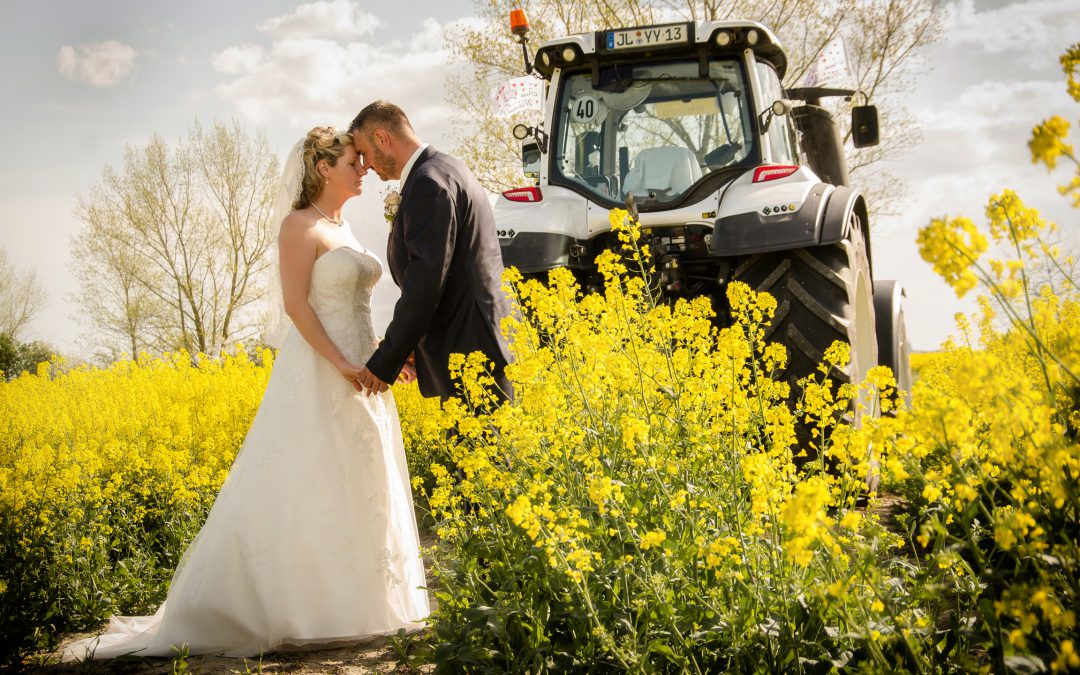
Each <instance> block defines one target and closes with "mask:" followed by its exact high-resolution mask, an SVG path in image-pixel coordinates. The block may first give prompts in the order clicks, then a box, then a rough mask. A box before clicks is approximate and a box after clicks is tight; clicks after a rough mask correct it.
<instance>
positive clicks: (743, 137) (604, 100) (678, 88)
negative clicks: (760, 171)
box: [552, 59, 754, 208]
mask: <svg viewBox="0 0 1080 675" xmlns="http://www.w3.org/2000/svg"><path fill="white" fill-rule="evenodd" d="M561 89H562V91H561V97H560V99H559V100H560V104H559V105H560V107H559V112H558V116H557V122H556V124H557V128H556V129H555V130H554V131H555V135H556V138H555V143H554V148H553V150H554V153H553V155H554V156H553V159H552V162H553V164H552V178H554V179H555V182H558V183H561V184H564V185H576V186H578V188H579V189H581V188H584V189H585V190H586V191H587V192H589V193H590V194H591V195H593V196H595V197H599V198H600V199H599V201H601V202H609V203H621V202H622V201H624V200H625V199H626V196H627V195H628V194H629V193H633V194H634V198H635V200H636V201H637V203H638V205H640V206H642V207H645V208H648V207H650V206H654V207H662V206H664V205H667V204H671V203H673V202H677V201H679V200H681V199H682V198H683V197H684V196H685V195H686V194H687V193H688V192H689V191H690V189H691V188H692V187H693V186H695V185H697V184H698V183H699V182H700V181H701V180H702V179H703V178H706V177H708V176H709V175H710V174H711V173H713V172H717V171H722V170H723V169H724V168H726V167H730V166H733V165H736V164H739V163H740V162H742V161H743V160H744V159H746V158H747V157H749V156H750V154H751V153H752V152H754V147H753V145H754V141H753V139H754V134H753V131H752V129H753V124H752V120H751V117H750V115H751V113H750V108H749V103H748V101H747V98H748V91H747V88H746V86H745V83H744V80H743V76H742V69H741V68H740V66H739V62H738V61H737V60H735V59H723V60H715V61H712V62H710V64H709V75H708V76H707V77H701V75H700V72H699V65H698V62H697V61H696V60H694V61H679V62H672V63H660V64H655V63H650V64H643V65H629V66H614V67H609V68H602V69H601V70H600V82H599V86H596V87H593V83H592V75H591V73H588V72H585V73H581V74H576V75H569V76H567V77H566V78H565V79H563V80H562V86H561Z"/></svg>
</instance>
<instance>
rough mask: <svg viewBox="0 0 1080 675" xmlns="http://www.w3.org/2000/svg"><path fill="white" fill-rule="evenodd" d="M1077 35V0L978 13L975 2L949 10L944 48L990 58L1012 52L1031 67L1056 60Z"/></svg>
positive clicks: (963, 1)
mask: <svg viewBox="0 0 1080 675" xmlns="http://www.w3.org/2000/svg"><path fill="white" fill-rule="evenodd" d="M1077 35H1080V11H1077V4H1076V0H1027V1H1026V2H1013V3H1009V4H1006V5H1004V6H1002V7H997V8H994V9H988V10H986V11H982V12H980V11H977V10H976V9H975V0H959V1H958V2H956V3H954V4H953V5H951V7H950V12H949V17H948V19H947V21H946V23H945V30H944V32H943V36H944V40H945V42H946V43H947V44H950V45H957V46H965V47H968V48H974V49H978V50H981V51H983V52H986V53H990V54H999V53H1005V52H1015V53H1016V54H1017V57H1018V58H1019V59H1022V60H1023V61H1024V62H1025V63H1027V64H1031V65H1037V64H1042V63H1045V62H1046V60H1047V58H1052V59H1055V60H1056V58H1057V55H1058V54H1060V53H1061V52H1063V51H1064V50H1065V48H1066V47H1068V46H1069V45H1071V44H1073V43H1074V42H1075V41H1076V36H1077Z"/></svg>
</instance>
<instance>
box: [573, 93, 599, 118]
mask: <svg viewBox="0 0 1080 675" xmlns="http://www.w3.org/2000/svg"><path fill="white" fill-rule="evenodd" d="M599 114H600V102H599V101H597V100H596V97H595V96H590V95H588V94H586V95H584V96H580V97H578V98H576V99H574V100H573V101H571V102H570V119H571V120H572V121H574V122H577V123H579V124H588V123H589V122H592V121H593V120H594V119H596V116H597V115H599Z"/></svg>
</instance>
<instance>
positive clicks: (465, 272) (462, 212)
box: [349, 101, 513, 400]
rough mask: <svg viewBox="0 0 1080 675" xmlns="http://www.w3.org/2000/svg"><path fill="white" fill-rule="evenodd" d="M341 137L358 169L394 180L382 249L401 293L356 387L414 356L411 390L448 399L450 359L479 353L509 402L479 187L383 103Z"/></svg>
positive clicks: (393, 373)
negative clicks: (393, 207) (396, 186)
mask: <svg viewBox="0 0 1080 675" xmlns="http://www.w3.org/2000/svg"><path fill="white" fill-rule="evenodd" d="M349 133H350V134H352V138H353V145H354V146H355V147H356V152H357V153H358V154H359V155H360V156H361V157H362V158H363V168H364V169H374V171H375V173H376V174H378V176H379V178H380V179H382V180H384V181H386V180H395V179H396V180H400V181H401V188H400V190H401V205H400V207H399V208H398V211H397V214H395V216H394V221H393V224H392V226H391V230H390V240H389V243H388V244H387V251H386V259H387V263H388V264H389V266H390V273H391V275H392V276H393V278H394V282H395V283H397V285H398V287H399V288H400V289H401V298H400V299H399V300H398V301H397V304H396V305H395V306H394V317H393V319H391V321H390V325H389V326H387V328H386V337H385V338H384V339H383V341H382V342H381V343H380V344H379V347H378V349H376V350H375V353H374V354H372V355H371V358H370V359H368V362H367V365H366V366H365V367H364V368H363V370H361V372H360V375H359V376H358V377H357V383H358V384H359V385H360V387H362V388H363V389H364V390H366V391H367V392H368V393H369V394H371V393H379V392H383V391H386V389H387V387H388V386H389V383H391V382H394V381H395V380H396V379H397V376H398V373H400V372H401V370H402V368H403V367H404V366H405V364H406V363H407V362H409V360H410V358H411V357H412V355H415V366H416V377H417V380H418V382H419V385H420V393H421V394H423V395H424V396H439V397H440V398H442V399H443V400H445V399H447V398H448V397H450V396H453V395H454V384H453V382H452V381H451V379H450V371H449V367H448V362H449V360H450V355H451V354H454V353H463V354H469V353H471V352H474V351H481V352H483V353H484V354H485V355H487V357H488V360H489V361H490V362H492V363H493V364H494V368H493V374H494V376H495V382H496V386H497V387H498V391H497V392H496V394H497V396H498V397H499V398H500V399H510V398H512V396H513V390H512V389H511V386H510V382H509V381H508V380H507V379H506V376H505V375H504V373H503V369H504V368H505V367H506V365H507V364H508V363H509V362H510V351H509V349H508V347H507V344H506V340H505V339H504V338H503V336H502V331H501V330H500V328H499V323H500V321H501V320H502V318H503V317H505V316H507V315H508V314H509V313H510V303H509V301H508V300H507V298H506V295H505V294H504V293H503V292H502V272H503V264H502V253H501V251H500V249H499V241H498V239H497V238H496V235H495V219H494V216H493V215H492V213H491V205H490V203H489V202H488V196H487V193H486V192H485V191H484V189H483V188H482V187H481V186H480V183H479V182H478V181H477V180H476V178H475V177H474V176H473V175H472V172H470V171H469V169H468V168H466V167H465V165H464V164H463V163H462V162H461V161H459V160H457V159H455V158H453V157H451V156H450V155H446V154H443V153H441V152H439V151H438V150H436V149H435V148H433V147H431V146H429V145H428V144H427V143H422V142H420V139H419V138H417V136H416V132H415V131H413V128H412V125H411V124H410V123H409V119H408V118H407V117H406V116H405V112H404V111H403V110H402V109H401V108H399V107H397V106H396V105H394V104H393V103H390V102H389V101H375V102H374V103H372V104H370V105H369V106H367V107H366V108H364V109H363V110H361V111H360V113H359V114H358V115H357V116H356V119H354V120H353V121H352V124H351V125H349Z"/></svg>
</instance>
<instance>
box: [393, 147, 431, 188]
mask: <svg viewBox="0 0 1080 675" xmlns="http://www.w3.org/2000/svg"><path fill="white" fill-rule="evenodd" d="M427 146H428V144H427V143H421V144H420V147H419V148H417V149H416V152H414V153H413V154H412V157H410V158H409V161H407V162H405V166H404V167H403V168H402V169H401V178H400V180H399V181H398V185H399V186H400V187H405V179H406V178H408V177H409V172H410V171H412V168H413V164H416V158H417V157H419V156H420V153H421V152H423V151H424V148H426V147H427Z"/></svg>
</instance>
